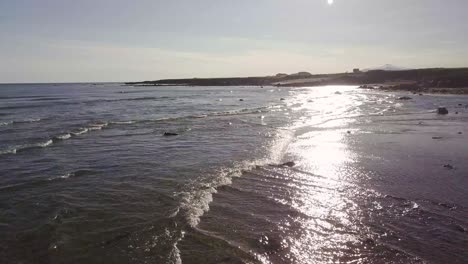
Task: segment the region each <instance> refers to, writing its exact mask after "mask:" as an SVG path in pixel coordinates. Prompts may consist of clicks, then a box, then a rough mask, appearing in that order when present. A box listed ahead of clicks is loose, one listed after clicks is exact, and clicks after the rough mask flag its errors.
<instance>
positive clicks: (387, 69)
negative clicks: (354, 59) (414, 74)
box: [362, 64, 412, 72]
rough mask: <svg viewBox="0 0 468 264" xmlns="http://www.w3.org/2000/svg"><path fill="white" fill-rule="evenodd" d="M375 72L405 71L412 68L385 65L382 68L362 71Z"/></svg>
mask: <svg viewBox="0 0 468 264" xmlns="http://www.w3.org/2000/svg"><path fill="white" fill-rule="evenodd" d="M373 70H382V71H405V70H412V69H410V68H405V67H399V66H395V65H392V64H385V65H383V66H380V67H374V68H369V69H364V70H362V71H364V72H367V71H373Z"/></svg>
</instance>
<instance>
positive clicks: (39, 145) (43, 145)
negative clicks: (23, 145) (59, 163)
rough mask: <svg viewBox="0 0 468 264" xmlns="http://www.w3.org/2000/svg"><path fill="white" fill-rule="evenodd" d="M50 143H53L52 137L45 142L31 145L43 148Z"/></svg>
mask: <svg viewBox="0 0 468 264" xmlns="http://www.w3.org/2000/svg"><path fill="white" fill-rule="evenodd" d="M52 143H54V142H53V141H52V139H49V140H47V141H45V142H41V143H37V144H36V145H33V146H37V147H41V148H45V147H47V146H49V145H52Z"/></svg>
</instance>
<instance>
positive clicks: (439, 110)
mask: <svg viewBox="0 0 468 264" xmlns="http://www.w3.org/2000/svg"><path fill="white" fill-rule="evenodd" d="M448 113H449V112H448V110H447V108H445V107H439V108H437V114H439V115H447V114H448Z"/></svg>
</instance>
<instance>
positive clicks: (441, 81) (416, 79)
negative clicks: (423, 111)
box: [127, 65, 468, 90]
mask: <svg viewBox="0 0 468 264" xmlns="http://www.w3.org/2000/svg"><path fill="white" fill-rule="evenodd" d="M395 82H398V83H401V82H405V83H411V84H412V85H411V87H412V88H414V89H416V90H417V89H419V88H421V87H424V88H431V87H435V88H467V90H468V68H430V69H414V70H411V69H407V70H404V69H403V68H401V67H395V66H392V65H384V67H378V68H373V69H371V70H368V71H366V72H353V73H333V74H311V73H308V72H299V73H294V74H285V73H279V74H276V75H273V76H259V77H232V78H191V79H169V80H156V81H145V82H133V83H127V85H136V86H166V85H184V86H264V85H273V86H286V87H291V86H294V87H307V86H323V85H367V84H371V85H374V84H389V83H395Z"/></svg>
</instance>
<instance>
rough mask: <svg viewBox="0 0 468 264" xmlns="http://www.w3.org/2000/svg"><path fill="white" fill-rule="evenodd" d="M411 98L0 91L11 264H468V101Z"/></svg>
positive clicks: (0, 190)
mask: <svg viewBox="0 0 468 264" xmlns="http://www.w3.org/2000/svg"><path fill="white" fill-rule="evenodd" d="M336 91H339V93H335V92H336ZM402 95H403V94H392V93H382V92H378V91H370V90H360V89H357V88H356V87H347V86H336V87H315V88H281V89H280V88H276V87H265V88H263V89H261V88H259V87H127V86H121V85H120V84H100V85H91V84H58V85H57V84H55V85H53V84H48V85H46V84H44V85H1V86H0V234H1V239H0V262H1V263H103V262H106V263H257V262H258V263H334V262H336V263H338V262H339V263H466V261H468V251H467V248H468V221H467V220H466V219H468V194H467V192H466V189H467V188H468V177H467V175H468V174H467V173H468V164H467V163H466V158H467V157H468V144H466V143H467V142H468V141H467V139H468V138H467V135H468V129H467V128H468V125H467V121H468V109H467V108H466V106H467V105H468V97H466V96H465V97H463V96H440V95H439V96H436V95H425V96H417V95H410V96H412V97H413V100H409V101H399V100H397V98H398V97H399V96H402ZM281 98H283V99H284V100H280V99H281ZM240 99H243V100H242V101H241V100H240ZM459 104H460V105H459ZM440 105H444V106H446V107H448V108H449V111H450V114H449V115H447V116H439V115H437V114H436V113H435V111H434V110H435V109H436V108H437V107H438V106H440ZM455 112H458V114H455ZM165 132H171V133H177V134H178V135H177V136H171V137H167V136H163V134H164V133H165ZM458 132H462V134H459V133H458ZM433 137H436V139H433ZM291 160H293V161H294V162H295V163H296V166H294V167H291V168H290V167H284V166H277V165H278V164H282V163H284V162H286V161H291ZM447 164H450V165H452V166H453V169H449V168H446V167H444V165H447Z"/></svg>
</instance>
